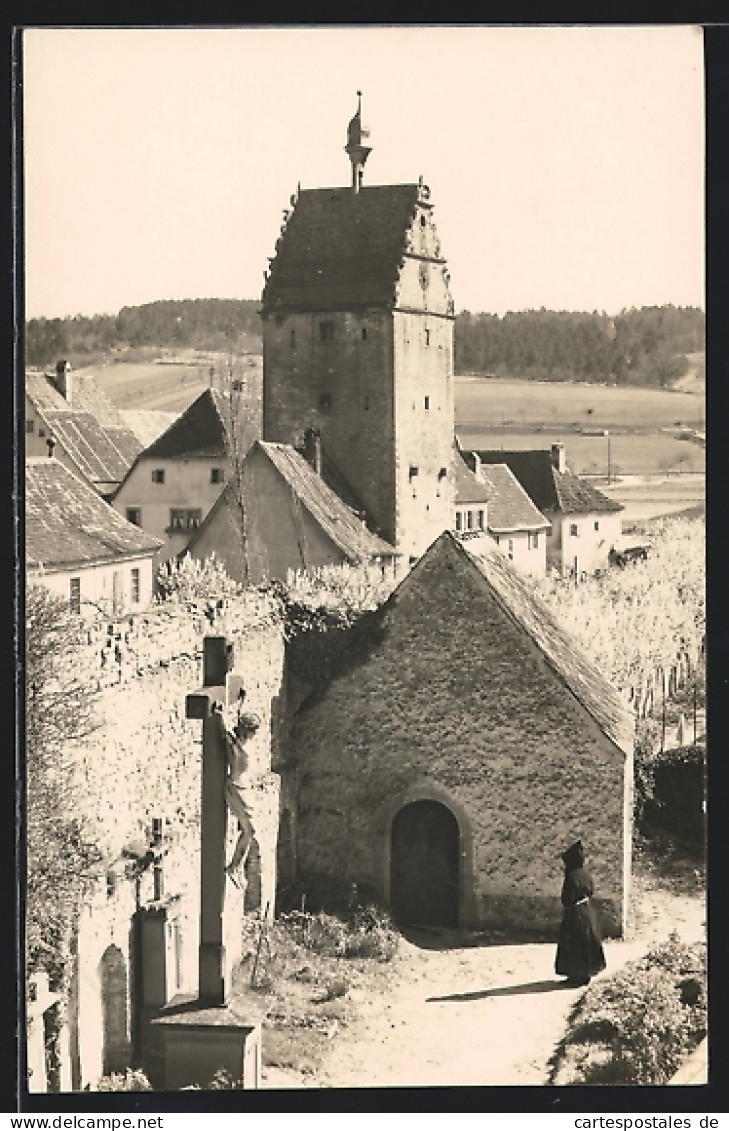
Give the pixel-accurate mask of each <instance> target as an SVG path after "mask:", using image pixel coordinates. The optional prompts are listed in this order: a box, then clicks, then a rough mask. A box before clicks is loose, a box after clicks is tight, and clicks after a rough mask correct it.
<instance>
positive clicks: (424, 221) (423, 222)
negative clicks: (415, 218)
mask: <svg viewBox="0 0 729 1131" xmlns="http://www.w3.org/2000/svg"><path fill="white" fill-rule="evenodd" d="M426 223H427V221H426V219H425V216H424V215H423V214H422V213H421V215H420V227H421V228H424V227H425V225H426Z"/></svg>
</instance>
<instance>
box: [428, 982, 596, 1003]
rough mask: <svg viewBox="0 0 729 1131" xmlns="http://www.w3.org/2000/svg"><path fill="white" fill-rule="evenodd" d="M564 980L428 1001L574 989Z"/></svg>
mask: <svg viewBox="0 0 729 1131" xmlns="http://www.w3.org/2000/svg"><path fill="white" fill-rule="evenodd" d="M574 988H575V987H574V985H573V986H570V985H568V984H567V982H566V981H564V980H562V979H559V980H558V979H556V978H550V979H549V980H548V981H544V982H522V983H521V984H520V985H518V986H494V988H493V989H490V990H471V991H470V992H469V993H465V994H444V995H443V997H429V998H426V999H425V1000H426V1001H479V1000H480V999H481V998H484V997H511V996H512V995H514V994H546V993H549V992H550V990H569V989H574Z"/></svg>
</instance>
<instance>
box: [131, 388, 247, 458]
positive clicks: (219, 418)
mask: <svg viewBox="0 0 729 1131" xmlns="http://www.w3.org/2000/svg"><path fill="white" fill-rule="evenodd" d="M230 425H231V413H230V401H229V398H228V396H227V395H226V394H225V393H222V392H221V391H220V390H219V389H206V390H205V392H204V393H201V394H200V396H199V397H198V398H197V400H194V401H193V402H192V404H191V405H190V406H189V408H187V409H186V410H185V412H183V413H182V415H181V416H178V417H177V419H176V420H175V421H174V422H173V423H172V424H171V425H170V427H169V428H168V429H167V430H166V431H165V432H163V433H162V435H161V436H159V437H158V438H157V439H156V440H155V441H154V442H153V443H152V444H150V446H149V447H148V448H146V449H145V450H144V452H142V457H143V458H144V459H148V458H149V459H182V458H184V457H186V456H195V457H198V458H204V457H207V458H217V457H221V458H222V457H224V456H225V455H226V451H227V447H226V436H227V434H228V429H229V428H230ZM236 425H237V427H238V431H239V435H240V444H241V454H245V452H246V451H247V450H248V448H249V447H250V446H251V444H252V443H253V441H254V440H256V439H258V436H257V435H256V424H255V422H253V421H251V420H249V419H248V416H247V414H246V412H245V411H244V410H243V409H242V410H241V411H240V412H239V413H237V419H236Z"/></svg>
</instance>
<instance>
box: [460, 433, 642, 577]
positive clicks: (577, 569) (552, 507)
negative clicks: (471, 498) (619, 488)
mask: <svg viewBox="0 0 729 1131" xmlns="http://www.w3.org/2000/svg"><path fill="white" fill-rule="evenodd" d="M462 454H463V458H464V459H465V461H466V463H467V464H468V466H469V467H470V468H471V469H472V470H473V471H475V472H476V474H479V472H483V473H484V474H486V473H487V465H489V464H506V466H507V467H508V468H509V469H510V471H512V472H513V474H514V476H515V477H516V479H517V480H518V481H519V483H520V484H521V486H522V487H523V488H524V490H525V491H526V493H527V494H528V496H529V498H530V499H531V500H532V502H533V503H534V505H535V506H536V507H537V508H538V509H539V510H540V511H541V512H542V514H543V516H544V517H545V518H546V519H548V520H549V524H550V528H549V529H548V530H545V535H546V538H547V566H551V567H553V568H555V569H557V570H558V571H559V572H560V573H561V574H563V575H572V576H575V575H576V576H579V575H580V574H582V573H593V572H594V571H595V570H598V569H606V568H607V566H608V561H609V555H610V551H611V549H612V548H613V546H614V545H617V544H618V543H619V540H620V534H621V528H622V521H621V518H620V512H621V511H622V509H623V508H622V506H621V505H620V503H616V502H614V501H613V500H612V499H609V498H608V497H607V495H604V494H603V493H602V491H599V490H598V489H597V487H593V486H592V484H591V483H588V482H587V481H586V480H584V479H581V478H579V477H578V476H577V475H574V474H573V473H572V472H571V471H570V470H569V468H568V467H567V465H566V462H565V449H564V445H563V444H552V447H551V450H549V451H547V450H532V451H476V452H463V453H462Z"/></svg>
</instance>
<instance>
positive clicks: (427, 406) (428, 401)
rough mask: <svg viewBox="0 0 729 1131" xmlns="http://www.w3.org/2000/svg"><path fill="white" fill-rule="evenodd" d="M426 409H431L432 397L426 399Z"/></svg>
mask: <svg viewBox="0 0 729 1131" xmlns="http://www.w3.org/2000/svg"><path fill="white" fill-rule="evenodd" d="M425 408H426V411H427V410H428V409H429V408H430V397H426V398H425Z"/></svg>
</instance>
